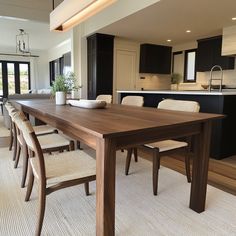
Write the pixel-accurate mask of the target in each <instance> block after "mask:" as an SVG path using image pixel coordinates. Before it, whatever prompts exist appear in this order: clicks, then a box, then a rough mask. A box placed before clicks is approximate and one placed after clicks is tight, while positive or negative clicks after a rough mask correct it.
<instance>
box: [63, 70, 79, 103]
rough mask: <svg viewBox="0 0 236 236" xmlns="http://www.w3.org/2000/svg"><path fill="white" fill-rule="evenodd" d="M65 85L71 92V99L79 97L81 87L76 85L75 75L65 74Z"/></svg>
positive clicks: (71, 73)
mask: <svg viewBox="0 0 236 236" xmlns="http://www.w3.org/2000/svg"><path fill="white" fill-rule="evenodd" d="M66 84H67V85H68V90H69V91H70V92H71V98H73V99H74V98H78V97H79V89H81V88H82V85H78V84H77V79H76V76H75V73H73V72H68V73H67V74H66Z"/></svg>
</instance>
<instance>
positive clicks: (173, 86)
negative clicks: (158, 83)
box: [170, 84, 178, 90]
mask: <svg viewBox="0 0 236 236" xmlns="http://www.w3.org/2000/svg"><path fill="white" fill-rule="evenodd" d="M170 89H171V90H178V84H171V85H170Z"/></svg>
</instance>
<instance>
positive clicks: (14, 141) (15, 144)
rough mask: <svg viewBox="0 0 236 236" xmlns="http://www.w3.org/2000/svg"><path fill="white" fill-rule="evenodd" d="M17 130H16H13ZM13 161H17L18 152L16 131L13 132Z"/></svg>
mask: <svg viewBox="0 0 236 236" xmlns="http://www.w3.org/2000/svg"><path fill="white" fill-rule="evenodd" d="M13 130H15V129H13ZM13 147H14V149H13V158H12V159H13V161H15V160H16V150H17V137H16V131H13Z"/></svg>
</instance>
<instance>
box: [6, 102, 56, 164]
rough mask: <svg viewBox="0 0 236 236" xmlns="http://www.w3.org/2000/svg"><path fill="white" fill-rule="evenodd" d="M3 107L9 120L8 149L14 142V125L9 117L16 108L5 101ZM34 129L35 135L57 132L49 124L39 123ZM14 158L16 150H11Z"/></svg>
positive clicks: (10, 148)
mask: <svg viewBox="0 0 236 236" xmlns="http://www.w3.org/2000/svg"><path fill="white" fill-rule="evenodd" d="M4 106H5V108H6V109H7V112H8V114H9V120H10V143H9V150H10V151H11V150H12V146H14V145H15V144H16V141H17V140H16V138H14V134H15V127H14V125H13V123H12V117H11V112H13V111H17V110H16V108H15V107H14V106H13V105H11V103H9V102H6V103H5V104H4ZM34 131H35V133H36V135H45V134H51V133H58V131H57V129H55V128H54V127H52V126H50V125H39V126H34ZM15 158H16V150H14V152H13V160H15Z"/></svg>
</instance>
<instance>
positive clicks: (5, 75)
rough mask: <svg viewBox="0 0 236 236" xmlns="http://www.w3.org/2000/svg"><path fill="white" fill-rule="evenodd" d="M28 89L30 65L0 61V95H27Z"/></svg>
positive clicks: (27, 63)
mask: <svg viewBox="0 0 236 236" xmlns="http://www.w3.org/2000/svg"><path fill="white" fill-rule="evenodd" d="M29 89H30V63H29V62H21V61H0V94H3V96H4V97H8V95H9V94H15V93H19V94H20V93H28V92H29Z"/></svg>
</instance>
